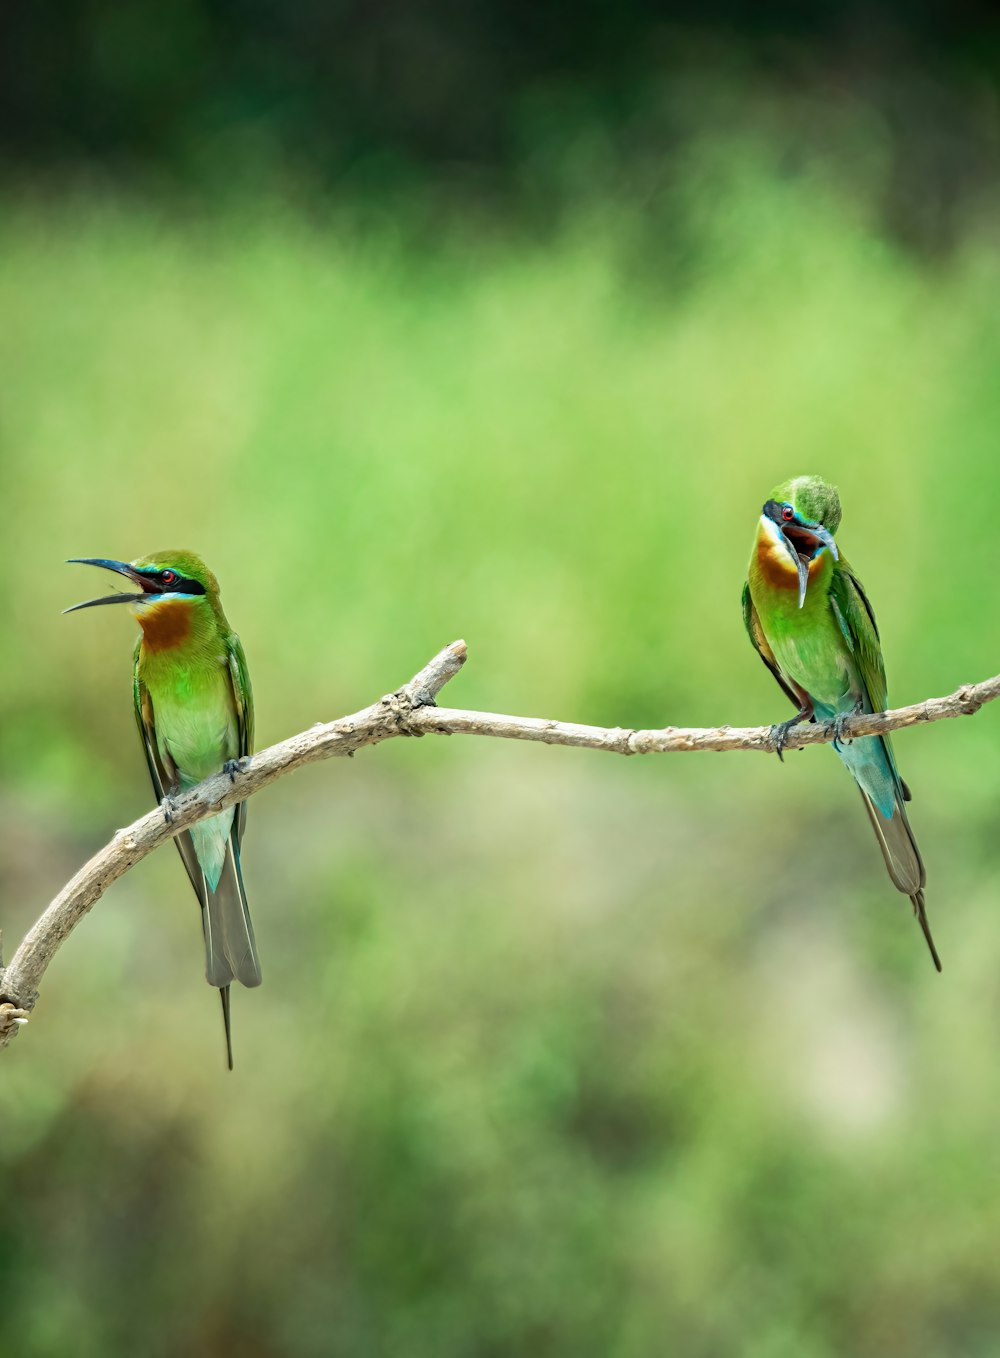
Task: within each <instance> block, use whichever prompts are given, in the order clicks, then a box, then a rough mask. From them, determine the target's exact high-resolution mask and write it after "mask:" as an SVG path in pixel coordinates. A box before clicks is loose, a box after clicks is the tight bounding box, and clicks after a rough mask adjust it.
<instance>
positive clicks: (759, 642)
mask: <svg viewBox="0 0 1000 1358" xmlns="http://www.w3.org/2000/svg"><path fill="white" fill-rule="evenodd" d="M743 626H744V627H745V628H746V629H747V636H748V637H749V638H750V640H751V641H752V642H753V648H754V650H755V651H756V652H757V654H758V655H759V656H760V658H761V660H763V662H764V664H765V665H766V666H767V668H768V669H769V670H770V671H771V673H772V674H773V675H774V677H775V679H776V680H777V682H778V683H779V685H780V686H781V689H782V691H783V692H784V694H785V695H786V697H787V698H788V700H789V702H791V703H794V705H795V707H796V708H800V707H801V706H802V700H801V698H800V697H799V695H798V694H797V693H796V692H795V690H794V689H793V688H792V687H791V685H790V684H789V683H788V681H787V679H785V677H784V675H783V674H782V673H781V670H780V669H779V668H778V662H777V660H776V658H775V655H774V652H773V651H772V650H771V648H770V646H769V645H768V643H767V637H766V636H765V635H764V629H763V628H762V627H761V625H760V618H759V617H758V616H757V610H756V608H754V606H753V599H751V597H750V582H749V581H747V582H746V583H745V584H744V586H743Z"/></svg>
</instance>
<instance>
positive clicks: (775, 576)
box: [757, 533, 823, 594]
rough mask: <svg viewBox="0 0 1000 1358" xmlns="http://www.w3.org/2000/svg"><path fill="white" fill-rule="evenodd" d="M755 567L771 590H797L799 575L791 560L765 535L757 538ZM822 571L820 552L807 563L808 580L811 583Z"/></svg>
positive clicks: (762, 534) (782, 549) (796, 591)
mask: <svg viewBox="0 0 1000 1358" xmlns="http://www.w3.org/2000/svg"><path fill="white" fill-rule="evenodd" d="M757 566H758V569H759V570H760V573H761V577H762V578H763V579H764V580H765V581H766V583H767V584H769V585H770V586H771V588H772V589H787V590H794V591H795V593H796V594H797V593H798V590H799V573H798V571H797V570H796V569H795V566H794V565H793V564H792V559H791V557H790V556H789V555H788V553H787V552H786V551H785V549H784V548H783V547H781V546H780V545H779V544H778V543H777V542H774V541H773V540H772V539H771V538H770V537H768V536H767V534H765V533H761V534H760V535H759V536H758V538H757ZM822 569H823V553H822V552H820V553H819V554H818V555H817V556H814V557H813V559H812V561H810V562H809V580H810V582H812V581H813V580H814V579H815V578H816V576H817V575H818V574H819V572H820V571H821V570H822Z"/></svg>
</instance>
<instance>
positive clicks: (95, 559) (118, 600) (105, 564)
mask: <svg viewBox="0 0 1000 1358" xmlns="http://www.w3.org/2000/svg"><path fill="white" fill-rule="evenodd" d="M68 564H69V565H71V566H101V567H102V568H103V569H104V570H106V571H117V572H118V574H119V575H124V576H125V578H126V579H127V580H131V581H132V583H133V584H134V585H138V586H139V590H140V592H139V593H138V594H124V593H118V594H106V595H104V596H103V598H100V599H88V600H87V601H86V603H82V604H74V605H73V607H72V608H64V609H63V612H64V613H75V612H76V611H77V609H78V608H96V607H97V605H98V604H130V603H132V602H133V601H134V600H135V599H141V598H142V596H143V594H146V593H148V592H149V590H148V583H149V582H148V581H145V580H144V579H143V577H142V576H141V575H140V574H139V572H138V571H134V570H133V569H132V567H131V566H130V565H129V564H128V562H127V561H109V560H107V558H105V557H101V556H74V557H70V559H69V562H68Z"/></svg>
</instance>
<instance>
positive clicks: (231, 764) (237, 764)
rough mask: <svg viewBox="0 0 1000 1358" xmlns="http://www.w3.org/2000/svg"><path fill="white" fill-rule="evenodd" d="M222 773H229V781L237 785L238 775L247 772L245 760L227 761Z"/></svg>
mask: <svg viewBox="0 0 1000 1358" xmlns="http://www.w3.org/2000/svg"><path fill="white" fill-rule="evenodd" d="M222 772H223V773H228V774H229V781H230V782H231V783H235V782H236V775H237V774H238V773H245V772H246V761H245V760H243V759H227V760H226V762H225V763H224V764H223V766H222Z"/></svg>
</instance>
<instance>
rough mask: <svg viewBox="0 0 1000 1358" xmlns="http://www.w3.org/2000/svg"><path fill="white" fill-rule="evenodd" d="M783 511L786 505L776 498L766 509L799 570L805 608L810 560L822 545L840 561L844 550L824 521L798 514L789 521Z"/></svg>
mask: <svg viewBox="0 0 1000 1358" xmlns="http://www.w3.org/2000/svg"><path fill="white" fill-rule="evenodd" d="M781 511H782V506H781V505H779V504H778V503H777V501H776V500H768V502H767V504H765V505H764V509H763V513H764V515H765V516H766V517H767V518H769V519H770V520H771V521H772V522H773V523H776V524H777V525H778V527H779V528H780V530H781V541H782V544H783V545H784V548H785V551H786V552H787V553H788V556H789V559H790V560H791V562H792V564H793V565H794V566H795V569H796V571H797V572H798V576H799V608H801V607H802V606H803V604H804V603H805V601H806V590H807V589H808V587H809V562H810V561H811V560H812V559H813V557H814V556H815V555H816V553H817V552H818V551H819V550H820V547H825V548H826V549H827V550H828V551H829V553H830V555H831V556H832V557H833V559H834V561H839V560H840V553H839V552H838V551H837V544H836V543H835V542H834V540H833V534H832V533H830V532H828V531H827V529H825V528H824V527H823V525H822V524H821V523H813V522H812V520H810V519H803V518H800V517H799V516H798V515H797V514H796V516H795V518H794V519H789V520H788V521H787V522H786V520H785V519H784V517H783V516H782V512H781ZM817 544H819V545H818V546H817ZM803 549H805V550H803Z"/></svg>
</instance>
